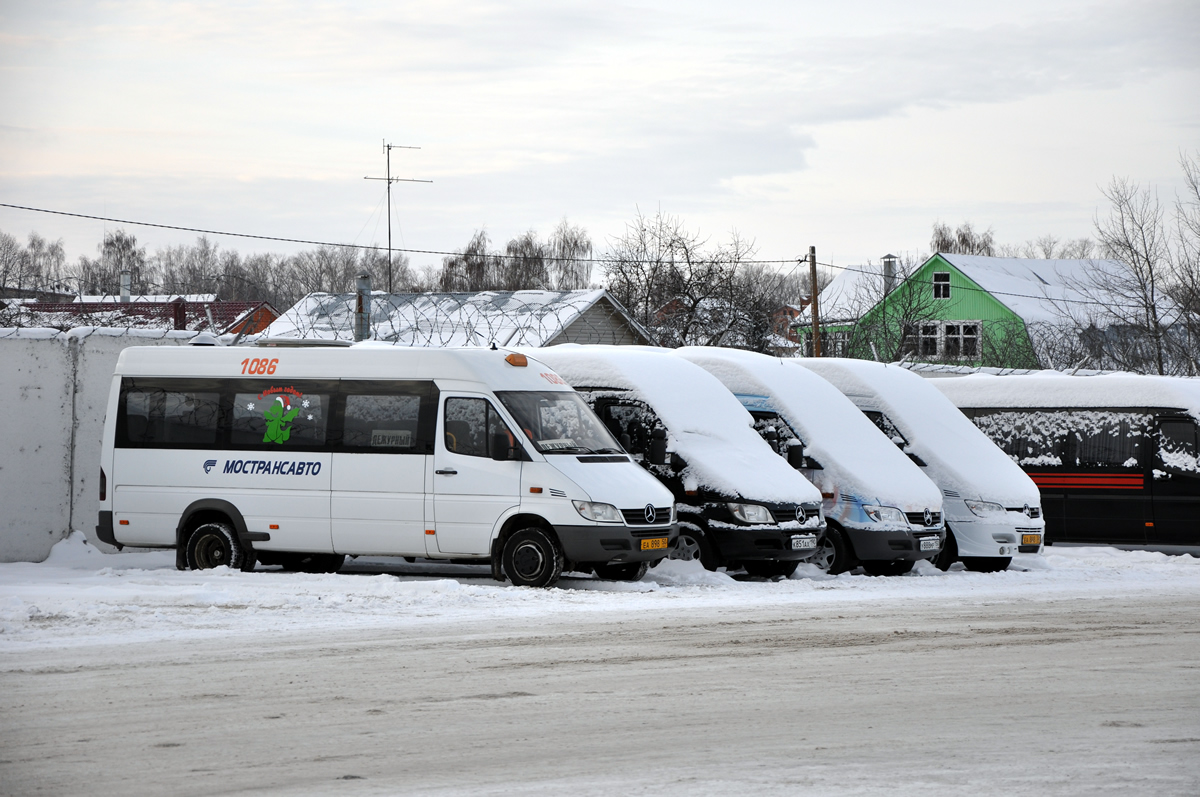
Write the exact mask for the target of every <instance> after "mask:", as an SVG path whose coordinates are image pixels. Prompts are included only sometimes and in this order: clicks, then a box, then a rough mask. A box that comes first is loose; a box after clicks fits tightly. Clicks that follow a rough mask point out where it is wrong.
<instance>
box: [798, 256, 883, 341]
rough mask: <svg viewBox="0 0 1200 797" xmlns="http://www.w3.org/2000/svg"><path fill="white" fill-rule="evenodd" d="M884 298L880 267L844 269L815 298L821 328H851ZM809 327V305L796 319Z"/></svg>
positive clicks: (810, 310) (810, 317) (881, 269)
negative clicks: (842, 326) (831, 326)
mask: <svg viewBox="0 0 1200 797" xmlns="http://www.w3.org/2000/svg"><path fill="white" fill-rule="evenodd" d="M882 298H883V267H882V266H847V267H845V268H843V269H842V270H841V271H840V272H839V273H838V275H837V276H835V277H834V278H833V280H831V281H830V283H829V284H828V285H826V286H825V287H824V288H823V289H822V290H821V292H820V293H818V294H817V312H818V313H820V315H821V325H822V326H825V325H836V324H852V323H854V322H855V321H857V320H858V319H860V318H862V316H863V315H864V314H865V313H866V312H867V311H868V310H870V309H871V308H872V307H874V306H875V305H876V304H878V303H879V300H880V299H882ZM796 322H797V323H798V324H811V323H812V308H811V305H808V306H805V307H804V308H803V309H802V310H801V313H800V315H799V317H798V318H797V319H796Z"/></svg>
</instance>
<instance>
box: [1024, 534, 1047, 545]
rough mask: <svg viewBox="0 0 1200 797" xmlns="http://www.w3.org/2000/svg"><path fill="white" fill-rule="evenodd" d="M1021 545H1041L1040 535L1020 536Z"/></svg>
mask: <svg viewBox="0 0 1200 797" xmlns="http://www.w3.org/2000/svg"><path fill="white" fill-rule="evenodd" d="M1021 544H1022V545H1041V544H1042V535H1041V534H1022V535H1021Z"/></svg>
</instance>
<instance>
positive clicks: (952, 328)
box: [942, 322, 979, 358]
mask: <svg viewBox="0 0 1200 797" xmlns="http://www.w3.org/2000/svg"><path fill="white" fill-rule="evenodd" d="M978 354H979V324H977V323H974V322H971V323H965V324H963V323H956V324H946V332H945V335H944V336H943V339H942V356H943V357H951V358H957V357H976V356H978Z"/></svg>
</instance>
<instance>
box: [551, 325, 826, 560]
mask: <svg viewBox="0 0 1200 797" xmlns="http://www.w3.org/2000/svg"><path fill="white" fill-rule="evenodd" d="M536 356H537V357H538V358H539V359H542V360H544V361H545V362H547V363H549V364H550V365H551V366H552V367H553V368H554V370H555V371H557V372H558V373H559V374H560V375H561V376H562V377H563V378H564V379H566V380H567V381H568V382H569V383H570V384H571V386H572V387H574V388H575V389H576V390H577V391H579V393H580V395H582V396H583V397H584V398H585V399H586V400H587V402H588V403H589V404H590V405H591V406H592V407H593V408H594V409H595V410H596V414H597V415H599V416H600V418H601V420H602V421H603V422H604V423H605V425H606V426H607V427H608V428H609V430H610V431H611V432H612V433H613V434H614V435H615V436H617V437H618V439H619V440H620V441H621V443H622V445H624V446H625V448H626V449H628V451H629V452H630V453H631V454H632V455H633V456H634V458H635V459H637V460H638V461H640V462H641V464H642V465H643V466H644V467H645V468H646V469H647V470H649V471H650V472H651V473H653V474H654V475H655V476H657V477H658V478H659V479H660V480H661V481H662V483H663V484H665V485H666V486H667V487H668V488H670V490H671V492H672V493H673V494H674V497H675V503H676V510H677V512H678V517H679V529H680V530H679V543H678V545H677V546H676V548H675V551H674V553H672V557H674V558H680V559H692V560H699V561H700V563H701V564H703V565H704V566H705V567H706V568H708V569H709V570H716V569H717V568H718V567H722V566H723V567H725V568H727V569H731V570H732V569H736V568H739V567H741V568H744V569H745V570H746V572H747V573H749V574H750V575H755V576H766V577H778V576H788V575H791V574H792V573H793V572H794V571H795V570H796V566H797V563H798V562H801V561H805V560H808V559H811V558H812V557H813V556H814V555H815V553H816V551H817V550H818V549H819V546H820V541H821V537H822V536H823V532H824V529H825V522H824V519H823V518H822V516H821V493H820V492H819V491H818V490H817V489H816V488H815V487H813V486H812V484H811V483H809V482H808V481H807V480H806V479H805V478H804V477H803V476H802V475H800V473H798V472H797V471H796V470H795V469H794V468H792V467H790V466H789V465H788V464H787V463H786V462H784V461H783V460H781V459H780V458H779V457H777V456H775V453H774V452H773V451H772V450H771V448H770V447H769V446H768V445H767V444H766V443H765V442H763V439H762V438H761V437H759V436H758V435H757V434H756V433H755V431H754V428H753V426H754V419H753V418H751V417H750V415H749V413H747V412H746V410H745V409H744V408H743V407H742V405H741V404H740V403H739V402H738V400H737V399H735V398H734V397H733V395H732V394H731V393H730V392H729V391H728V390H726V389H725V387H724V386H723V385H722V384H721V383H720V382H718V381H717V380H716V379H715V378H713V377H712V375H710V374H709V373H708V372H707V371H705V370H704V369H703V368H700V367H699V366H696V365H693V364H692V363H689V362H687V361H686V360H684V359H682V358H681V357H676V356H675V355H674V354H672V353H671V351H670V350H668V349H658V348H651V347H642V346H574V345H565V346H552V347H549V348H545V349H539V350H537V352H536Z"/></svg>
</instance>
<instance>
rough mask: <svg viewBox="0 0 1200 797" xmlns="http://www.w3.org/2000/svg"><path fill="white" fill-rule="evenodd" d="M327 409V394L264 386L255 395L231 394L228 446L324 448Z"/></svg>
mask: <svg viewBox="0 0 1200 797" xmlns="http://www.w3.org/2000/svg"><path fill="white" fill-rule="evenodd" d="M239 384H242V383H239ZM242 389H243V390H245V389H246V388H244V387H243V388H242ZM328 407H329V394H328V393H302V392H300V391H299V390H297V389H296V388H295V387H292V386H287V387H281V386H276V385H270V384H265V383H264V384H263V385H262V387H261V389H260V390H257V391H255V392H243V393H234V394H233V428H232V431H231V437H230V443H231V444H232V445H233V447H234V448H239V447H242V446H251V447H256V448H257V447H262V446H270V447H274V446H282V447H284V448H291V447H302V446H303V447H307V446H323V445H325V424H326V421H327V420H328V417H327V416H328V411H327V410H328Z"/></svg>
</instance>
